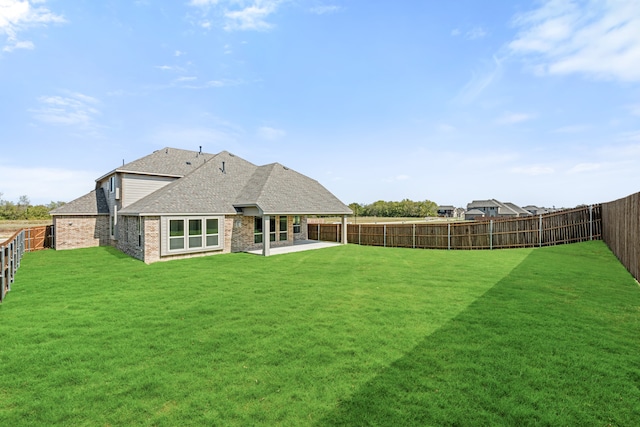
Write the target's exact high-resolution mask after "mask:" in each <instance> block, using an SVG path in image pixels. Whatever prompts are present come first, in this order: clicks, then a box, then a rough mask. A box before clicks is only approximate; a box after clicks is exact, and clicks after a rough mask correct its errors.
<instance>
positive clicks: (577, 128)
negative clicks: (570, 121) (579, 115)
mask: <svg viewBox="0 0 640 427" xmlns="http://www.w3.org/2000/svg"><path fill="white" fill-rule="evenodd" d="M589 129H591V126H589V125H569V126H562V127H559V128H557V129H554V130H553V131H552V132H553V133H581V132H586V131H588V130H589Z"/></svg>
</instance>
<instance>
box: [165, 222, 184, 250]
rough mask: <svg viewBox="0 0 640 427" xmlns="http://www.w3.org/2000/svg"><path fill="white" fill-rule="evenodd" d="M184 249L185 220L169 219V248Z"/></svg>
mask: <svg viewBox="0 0 640 427" xmlns="http://www.w3.org/2000/svg"><path fill="white" fill-rule="evenodd" d="M181 249H184V220H183V219H171V220H169V250H170V251H175V250H181Z"/></svg>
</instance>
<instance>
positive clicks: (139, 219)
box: [138, 217, 142, 246]
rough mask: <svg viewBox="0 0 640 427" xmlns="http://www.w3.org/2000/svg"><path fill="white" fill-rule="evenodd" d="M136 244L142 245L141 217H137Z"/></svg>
mask: <svg viewBox="0 0 640 427" xmlns="http://www.w3.org/2000/svg"><path fill="white" fill-rule="evenodd" d="M138 246H142V218H141V217H138Z"/></svg>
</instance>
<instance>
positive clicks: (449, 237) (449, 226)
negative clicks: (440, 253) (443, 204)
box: [447, 222, 451, 251]
mask: <svg viewBox="0 0 640 427" xmlns="http://www.w3.org/2000/svg"><path fill="white" fill-rule="evenodd" d="M447 250H448V251H450V250H451V223H450V222H449V223H447Z"/></svg>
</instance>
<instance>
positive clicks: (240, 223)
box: [54, 215, 307, 264]
mask: <svg viewBox="0 0 640 427" xmlns="http://www.w3.org/2000/svg"><path fill="white" fill-rule="evenodd" d="M109 218H110V217H109V216H108V215H98V216H56V217H54V225H55V227H56V228H55V230H56V249H77V248H87V247H94V246H110V245H113V246H115V247H117V248H118V249H119V250H120V251H122V252H124V253H125V254H127V255H129V256H131V257H133V258H136V259H139V260H141V261H144V262H145V263H147V264H151V263H154V262H157V261H168V260H173V259H182V258H194V257H201V256H209V255H217V254H223V253H231V252H244V251H251V250H260V249H262V246H263V244H262V243H258V244H256V243H254V234H253V227H254V221H255V217H252V216H244V215H227V216H226V217H225V218H224V248H223V249H222V250H217V251H207V252H197V253H188V254H178V255H171V256H161V255H160V243H161V242H160V237H161V236H160V221H161V218H160V217H158V216H154V217H141V218H138V217H136V216H119V217H118V225H117V233H118V236H117V237H118V238H117V240H114V239H111V237H110V228H109ZM139 220H140V221H142V230H143V234H142V236H141V237H140V238H139V237H138V221H139ZM300 223H301V224H300V233H295V235H294V233H293V217H292V216H288V217H287V240H283V241H280V240H276V241H275V242H270V243H271V245H270V246H271V247H272V248H277V247H281V246H290V245H293V242H294V240H306V239H307V218H306V217H304V216H303V217H301V221H300ZM279 224H280V222H279V220H278V217H276V227H279ZM279 234H280V233H279V230H278V229H277V230H276V239H279Z"/></svg>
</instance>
